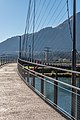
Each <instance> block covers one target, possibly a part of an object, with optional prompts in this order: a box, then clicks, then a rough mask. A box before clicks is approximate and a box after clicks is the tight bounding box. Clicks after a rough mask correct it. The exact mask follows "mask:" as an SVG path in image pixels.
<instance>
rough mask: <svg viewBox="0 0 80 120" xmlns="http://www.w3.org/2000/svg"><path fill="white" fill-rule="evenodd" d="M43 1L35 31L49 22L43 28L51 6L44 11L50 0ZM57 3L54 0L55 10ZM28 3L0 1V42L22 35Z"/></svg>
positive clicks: (19, 0) (15, 0) (78, 0)
mask: <svg viewBox="0 0 80 120" xmlns="http://www.w3.org/2000/svg"><path fill="white" fill-rule="evenodd" d="M39 1H40V0H36V5H37V6H38V4H39ZM43 1H44V0H41V3H40V5H39V6H38V7H39V10H38V11H40V9H41V6H42V4H43ZM45 1H46V2H45V5H44V7H43V10H42V12H41V14H40V17H39V20H38V22H37V23H36V28H35V29H36V30H39V29H40V28H42V27H45V26H46V25H47V23H48V22H49V20H48V21H47V20H46V22H45V26H44V25H43V23H44V20H45V19H46V16H47V13H48V10H49V9H50V7H51V5H52V2H51V3H50V4H49V6H48V9H47V10H46V7H47V4H48V2H49V1H50V0H45ZM51 1H53V2H54V1H55V0H51ZM59 1H60V0H56V4H55V7H54V8H55V9H56V6H57V4H58V3H59ZM63 1H64V2H65V1H66V0H63ZM72 1H73V0H69V6H70V13H72ZM76 1H77V12H79V11H80V0H76ZM64 2H62V4H61V6H60V8H61V7H62V6H64ZM28 3H29V0H0V42H2V41H4V40H6V39H7V38H10V37H13V36H16V35H22V34H24V29H25V21H26V16H27V10H28ZM60 8H59V9H57V13H56V15H57V14H58V13H59V10H60ZM36 9H37V8H36ZM64 9H65V8H64ZM45 11H46V12H45ZM44 12H45V16H44ZM63 12H64V10H63ZM38 13H39V12H37V15H36V19H37V17H38V15H39V14H38ZM62 14H63V13H62ZM42 16H44V18H43V21H42V23H41V24H40V25H39V26H38V24H39V22H40V20H41V17H42ZM49 17H51V14H50V15H49ZM55 17H56V16H55ZM64 19H66V16H65V17H64V18H63V20H64ZM52 22H53V19H52V21H51V23H50V24H52ZM50 24H48V25H50ZM57 24H58V21H57V20H56V22H55V23H54V25H53V27H54V26H56V25H57ZM37 27H38V29H37Z"/></svg>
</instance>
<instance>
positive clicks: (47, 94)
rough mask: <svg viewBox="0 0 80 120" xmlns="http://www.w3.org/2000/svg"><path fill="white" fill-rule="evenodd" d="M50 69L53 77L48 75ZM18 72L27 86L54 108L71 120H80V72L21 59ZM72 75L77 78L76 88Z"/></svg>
mask: <svg viewBox="0 0 80 120" xmlns="http://www.w3.org/2000/svg"><path fill="white" fill-rule="evenodd" d="M48 69H50V70H52V74H53V75H52V76H51V77H49V76H47V75H46V74H47V73H46V70H48ZM18 71H19V75H20V76H21V78H22V79H23V80H24V81H25V82H26V84H27V85H28V86H29V87H30V88H32V89H33V90H34V91H35V92H36V93H37V94H38V95H40V96H41V97H42V98H43V99H44V100H45V101H46V102H47V103H49V104H50V105H51V106H52V107H54V108H56V110H58V111H59V112H60V113H62V114H64V115H65V116H66V117H67V118H69V119H73V120H80V103H79V102H80V72H77V71H71V70H66V69H62V68H56V67H52V66H47V65H42V64H37V63H32V62H29V61H25V60H21V59H18ZM62 74H63V75H62ZM72 74H75V76H76V79H75V81H76V85H75V86H73V85H72V79H71V76H72ZM66 75H68V76H67V77H65V76H66ZM63 78H64V79H63Z"/></svg>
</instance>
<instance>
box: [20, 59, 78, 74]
mask: <svg viewBox="0 0 80 120" xmlns="http://www.w3.org/2000/svg"><path fill="white" fill-rule="evenodd" d="M19 60H21V61H23V62H25V63H28V64H32V65H36V66H39V67H44V68H51V69H54V70H60V71H64V72H69V73H74V74H79V75H80V72H78V71H73V70H66V69H63V68H57V67H52V66H49V65H48V66H47V65H43V64H38V63H34V62H29V61H26V60H22V59H19Z"/></svg>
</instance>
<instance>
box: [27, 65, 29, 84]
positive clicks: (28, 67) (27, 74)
mask: <svg viewBox="0 0 80 120" xmlns="http://www.w3.org/2000/svg"><path fill="white" fill-rule="evenodd" d="M28 69H29V64H28ZM27 83H29V73H28V72H27Z"/></svg>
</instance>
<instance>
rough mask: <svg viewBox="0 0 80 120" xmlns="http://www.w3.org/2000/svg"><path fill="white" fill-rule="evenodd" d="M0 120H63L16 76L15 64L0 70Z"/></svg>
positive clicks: (63, 119)
mask: <svg viewBox="0 0 80 120" xmlns="http://www.w3.org/2000/svg"><path fill="white" fill-rule="evenodd" d="M0 120H65V118H64V117H63V116H61V115H60V114H59V113H58V112H56V111H55V110H54V109H53V108H51V107H50V106H49V105H48V104H47V103H45V102H44V101H43V100H42V99H41V98H40V97H39V96H37V95H36V94H35V93H34V92H33V91H32V90H31V89H30V88H29V87H28V86H27V85H26V84H25V83H24V82H23V81H22V80H21V79H20V77H19V76H18V74H17V64H16V63H12V64H7V65H5V66H4V67H2V68H1V69H0Z"/></svg>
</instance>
